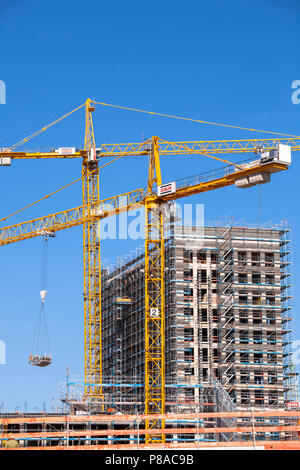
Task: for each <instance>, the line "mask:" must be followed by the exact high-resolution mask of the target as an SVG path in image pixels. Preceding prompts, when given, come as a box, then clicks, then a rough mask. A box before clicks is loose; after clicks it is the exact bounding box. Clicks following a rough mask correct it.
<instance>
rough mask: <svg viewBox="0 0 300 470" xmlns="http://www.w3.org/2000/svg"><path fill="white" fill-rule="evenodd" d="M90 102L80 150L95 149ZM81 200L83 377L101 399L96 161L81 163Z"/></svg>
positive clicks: (88, 394)
mask: <svg viewBox="0 0 300 470" xmlns="http://www.w3.org/2000/svg"><path fill="white" fill-rule="evenodd" d="M94 110H95V107H94V106H93V105H92V104H91V100H89V99H88V100H87V101H86V106H85V116H86V124H85V139H84V150H85V151H86V152H87V154H89V151H90V150H91V149H95V147H96V146H95V137H94V129H93V120H92V112H93V111H94ZM82 176H83V178H82V200H83V205H84V206H85V208H86V215H87V222H84V224H83V278H84V285H83V299H84V302H83V303H84V377H85V383H86V384H91V385H88V386H86V389H85V394H86V398H87V399H88V400H97V401H99V400H101V399H102V387H101V386H99V387H97V386H94V385H97V384H102V318H101V259H100V238H99V230H98V225H99V222H97V221H95V220H93V219H91V218H90V216H91V211H92V208H93V206H94V205H95V204H97V203H99V169H98V161H97V160H96V161H90V160H89V158H88V156H85V158H84V159H83V162H82Z"/></svg>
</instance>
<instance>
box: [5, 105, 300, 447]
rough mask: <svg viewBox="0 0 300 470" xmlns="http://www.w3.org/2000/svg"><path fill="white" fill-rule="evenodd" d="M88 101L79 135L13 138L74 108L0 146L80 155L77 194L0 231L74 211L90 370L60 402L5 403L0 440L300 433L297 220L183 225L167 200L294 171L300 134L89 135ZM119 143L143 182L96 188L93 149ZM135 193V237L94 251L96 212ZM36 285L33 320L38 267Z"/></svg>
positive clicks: (220, 439) (133, 442) (213, 438)
mask: <svg viewBox="0 0 300 470" xmlns="http://www.w3.org/2000/svg"><path fill="white" fill-rule="evenodd" d="M97 105H104V103H100V102H99V103H98V102H96V101H94V100H91V99H88V100H87V101H86V102H85V103H83V104H82V105H81V106H79V107H78V108H76V109H75V110H73V111H71V113H73V112H74V111H77V109H83V110H85V140H84V148H83V149H80V150H79V149H76V148H75V147H64V148H63V147H62V148H59V149H56V150H52V151H51V152H50V151H49V152H28V151H22V150H17V148H18V147H22V145H24V143H25V142H27V141H28V140H31V138H33V137H35V136H36V135H39V134H40V133H42V132H45V131H46V130H47V129H48V128H49V127H51V126H52V125H53V124H55V123H56V122H59V121H60V120H62V119H63V118H65V117H66V116H68V115H70V114H71V113H68V115H65V116H63V117H62V118H60V119H58V120H57V121H55V123H51V124H50V125H49V126H45V127H43V128H42V129H41V130H40V131H38V132H37V133H34V134H32V135H31V136H29V138H27V139H24V140H23V141H20V142H18V143H17V144H16V145H15V146H12V147H10V148H5V149H1V151H0V165H1V167H3V168H2V171H3V174H4V171H13V165H15V164H16V165H17V164H18V162H17V160H25V159H31V160H33V159H54V158H64V159H69V158H70V159H74V158H77V159H81V160H82V177H81V178H80V180H82V197H83V201H82V205H81V206H79V207H75V208H72V209H68V210H65V211H63V212H59V213H53V214H50V215H47V216H45V217H40V218H36V219H32V220H28V221H25V222H21V223H18V224H14V225H10V226H6V227H1V228H0V246H3V245H7V244H12V243H16V242H19V241H24V240H27V239H30V238H34V237H41V238H42V239H44V240H45V243H47V240H48V238H49V237H53V236H55V234H56V232H58V231H60V230H65V229H68V228H72V227H75V226H80V225H82V226H83V285H84V306H83V309H84V351H83V353H84V377H80V376H72V375H71V376H70V375H69V373H67V375H66V380H65V382H64V383H63V384H62V386H61V389H60V396H59V398H60V401H61V403H62V407H63V410H62V412H61V413H46V412H45V413H5V411H3V412H2V413H0V446H1V445H2V448H3V449H4V448H6V442H7V441H11V440H14V441H15V442H17V445H16V446H15V448H17V449H18V450H26V449H30V450H32V449H37V450H42V449H46V450H68V449H72V450H75V449H94V450H96V449H99V450H100V449H102V450H105V449H107V450H113V449H118V450H122V449H124V450H130V449H131V450H137V449H215V448H218V449H223V448H224V449H226V448H230V449H241V448H247V449H268V450H277V449H300V438H299V436H300V425H299V419H300V406H299V384H298V374H297V372H296V369H295V364H294V363H293V359H292V341H293V332H294V326H293V315H294V312H293V279H292V248H291V227H290V226H289V224H288V223H287V222H286V221H282V222H279V223H278V224H265V225H263V224H261V225H256V226H253V225H251V224H250V223H249V224H247V223H243V224H232V223H225V224H215V225H205V223H204V222H203V224H202V225H201V224H200V225H192V226H185V225H184V224H182V219H181V217H180V216H179V215H178V209H177V205H176V201H177V200H179V199H181V198H186V197H189V196H194V195H198V194H201V193H204V192H208V191H214V190H217V189H220V188H224V187H228V186H232V189H231V190H232V191H234V192H238V191H242V190H243V191H247V188H250V187H253V186H257V185H261V184H266V183H268V184H272V181H271V179H273V177H274V178H277V179H280V174H278V175H275V173H280V172H281V171H286V170H289V171H293V170H292V165H291V163H292V155H293V153H294V152H297V151H299V150H300V138H298V137H283V138H277V137H276V138H270V139H258V138H256V139H242V140H215V141H213V140H212V141H190V142H176V141H172V142H170V141H165V140H163V139H160V138H159V137H156V136H154V137H152V138H150V139H148V140H145V141H143V142H141V143H126V144H111V145H109V144H103V145H102V146H101V147H97V146H96V143H95V136H94V129H93V118H92V116H93V113H94V111H95V108H96V106H97ZM105 105H106V106H109V105H107V104H105ZM133 111H134V110H133ZM144 112H147V111H144ZM149 114H152V115H153V114H155V113H153V112H151V113H149ZM172 117H173V118H174V116H172ZM175 118H176V117H175ZM161 155H185V158H188V157H189V156H191V155H196V156H197V155H198V156H205V157H207V158H211V159H213V160H215V161H218V162H219V163H220V164H221V166H220V168H219V169H218V170H213V171H209V172H206V173H202V174H199V175H193V176H191V177H189V178H185V179H178V180H174V181H171V182H167V181H165V180H164V178H163V175H162V171H161V166H160V156H161ZM126 156H147V157H148V162H149V167H148V185H147V187H146V188H142V189H135V190H133V191H130V192H128V193H124V194H121V195H117V196H113V197H111V198H107V199H103V200H101V199H100V193H99V170H101V169H102V168H103V167H105V166H106V165H107V164H108V163H105V164H103V163H102V162H103V161H104V160H103V158H104V157H109V158H110V159H111V160H110V162H109V163H111V162H115V161H117V160H118V159H119V158H121V157H126ZM231 156H233V157H237V161H235V162H232V161H231ZM227 158H228V159H229V160H228V159H227ZM241 160H242V161H241ZM105 161H107V160H105ZM224 165H226V166H224ZM11 166H12V168H10V167H11ZM70 184H73V183H70ZM62 189H64V188H60V189H59V190H57V191H60V190H62ZM49 196H50V195H46V196H45V197H49ZM34 204H35V203H34ZM136 209H140V210H142V211H143V212H144V218H145V219H144V220H145V237H144V239H145V241H144V246H143V247H141V248H140V249H137V250H136V251H135V253H134V254H133V255H131V256H127V257H126V256H125V254H124V258H123V259H120V260H119V262H117V263H116V264H114V265H110V263H108V264H105V263H102V264H101V257H100V235H99V224H100V222H101V221H103V220H105V219H107V218H109V217H112V216H116V215H120V214H122V213H126V212H128V211H133V210H136ZM45 269H46V268H45ZM40 292H41V314H40V319H39V322H40V323H39V324H38V331H40V330H42V329H43V321H44V320H43V316H44V305H45V302H46V294H47V284H46V275H42V283H41V291H40ZM39 334H40V333H39ZM44 350H45V352H44ZM44 350H43V351H42V352H41V351H40V350H36V351H32V354H31V355H30V357H29V364H30V365H31V366H35V367H47V366H50V365H51V362H52V356H51V352H50V351H47V350H46V349H44Z"/></svg>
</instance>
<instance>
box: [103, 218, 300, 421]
mask: <svg viewBox="0 0 300 470" xmlns="http://www.w3.org/2000/svg"><path fill="white" fill-rule="evenodd" d="M165 289H166V295H165V299H166V308H165V338H166V343H165V358H166V375H165V376H166V412H177V413H178V412H192V411H194V412H195V411H197V410H201V411H202V410H205V406H206V404H207V402H210V401H212V400H209V399H208V396H209V392H208V390H212V385H213V384H214V383H218V384H219V386H222V389H223V393H226V395H227V398H229V399H230V400H231V402H232V404H233V406H235V407H236V409H237V410H243V409H250V408H251V409H254V410H261V409H264V410H275V409H281V410H284V409H286V407H287V406H292V404H294V403H297V402H298V384H297V375H296V373H295V371H294V370H293V364H292V361H291V335H292V306H291V300H292V295H291V289H292V280H291V249H290V231H289V229H288V228H287V226H286V225H284V224H282V225H281V226H277V227H275V226H272V227H270V228H258V227H257V228H250V227H246V226H241V227H235V226H227V227H205V228H204V229H202V228H199V227H190V228H185V229H184V230H183V228H182V227H181V226H176V225H175V226H174V227H173V229H172V230H171V236H170V238H169V240H168V241H167V243H166V248H165ZM102 312H103V376H104V377H107V378H109V377H113V380H111V379H109V380H107V382H109V383H108V384H107V387H106V388H105V389H104V393H105V397H106V400H107V402H109V403H111V405H112V406H113V407H115V408H116V409H118V410H119V411H121V412H127V413H128V412H134V411H142V410H143V402H144V396H143V394H144V388H143V386H142V384H143V383H144V373H145V371H144V363H145V360H144V350H145V347H144V256H143V253H140V254H138V255H137V256H136V257H133V258H132V259H131V260H130V261H127V262H125V263H123V264H122V263H120V264H119V266H118V267H116V268H114V269H112V270H111V272H110V271H109V270H105V271H104V275H103V279H102ZM104 382H105V380H104ZM112 382H113V383H112ZM125 383H126V384H127V385H126V387H125V386H124V384H125ZM122 384H123V386H122ZM110 385H111V386H110ZM211 398H212V395H211ZM122 402H123V403H122ZM139 404H140V405H139Z"/></svg>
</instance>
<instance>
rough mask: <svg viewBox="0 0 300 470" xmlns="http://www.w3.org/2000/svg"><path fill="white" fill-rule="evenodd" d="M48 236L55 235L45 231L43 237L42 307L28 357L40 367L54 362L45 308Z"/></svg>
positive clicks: (34, 364)
mask: <svg viewBox="0 0 300 470" xmlns="http://www.w3.org/2000/svg"><path fill="white" fill-rule="evenodd" d="M48 237H53V234H48V233H45V234H44V235H43V237H42V266H41V289H40V296H41V307H40V312H39V316H38V321H37V325H36V329H35V333H34V338H33V346H32V353H31V354H30V355H29V359H28V362H29V364H31V365H33V366H38V367H46V366H48V365H50V364H51V362H52V358H51V352H50V341H49V335H48V327H47V318H46V310H45V300H46V295H47V275H48Z"/></svg>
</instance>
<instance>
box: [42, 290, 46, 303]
mask: <svg viewBox="0 0 300 470" xmlns="http://www.w3.org/2000/svg"><path fill="white" fill-rule="evenodd" d="M40 295H41V299H42V302H43V303H44V302H45V298H46V295H47V291H46V290H41V291H40Z"/></svg>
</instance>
